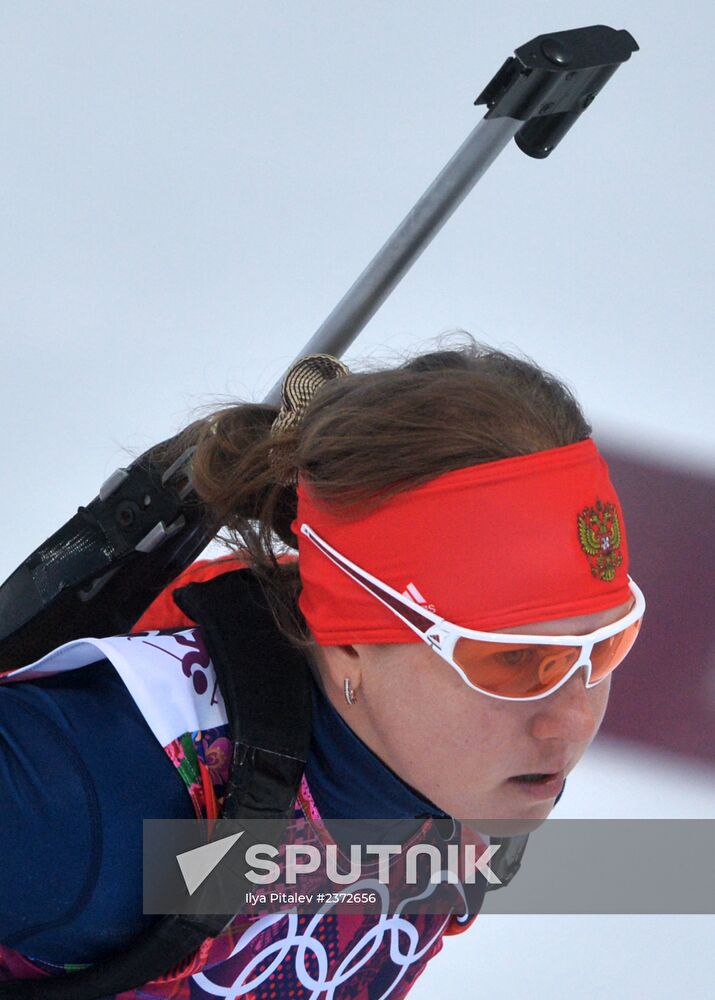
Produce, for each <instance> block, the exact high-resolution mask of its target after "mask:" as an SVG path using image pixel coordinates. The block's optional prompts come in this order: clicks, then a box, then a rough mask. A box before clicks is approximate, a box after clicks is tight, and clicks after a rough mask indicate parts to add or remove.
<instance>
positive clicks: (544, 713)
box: [529, 670, 608, 743]
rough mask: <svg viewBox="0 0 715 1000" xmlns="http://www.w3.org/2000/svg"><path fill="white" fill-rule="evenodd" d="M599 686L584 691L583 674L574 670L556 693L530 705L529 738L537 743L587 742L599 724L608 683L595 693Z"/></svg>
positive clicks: (584, 677) (583, 672) (581, 671)
mask: <svg viewBox="0 0 715 1000" xmlns="http://www.w3.org/2000/svg"><path fill="white" fill-rule="evenodd" d="M601 687H602V685H600V684H599V685H598V687H594V688H590V689H589V688H587V687H586V673H585V671H584V670H577V671H576V673H575V674H574V675H573V677H569V679H568V680H567V681H566V683H565V684H564V685H563V686H562V687H560V688H559V689H558V690H557V691H554V693H553V694H550V695H548V697H546V698H543V699H541V700H540V701H537V702H534V703H533V704H534V706H535V711H534V714H533V715H532V717H531V725H530V727H529V728H530V730H531V735H532V736H534V737H535V738H536V739H538V740H551V739H560V740H563V741H565V742H567V743H588V742H590V741H591V740H592V739H593V737H594V736H595V735H596V731H597V730H598V727H599V726H600V724H601V719H602V718H603V712H604V710H605V704H606V701H607V699H608V684H607V683H606V684H605V687H604V688H603V690H599V688H601Z"/></svg>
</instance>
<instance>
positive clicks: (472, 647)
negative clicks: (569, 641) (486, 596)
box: [453, 638, 625, 698]
mask: <svg viewBox="0 0 715 1000" xmlns="http://www.w3.org/2000/svg"><path fill="white" fill-rule="evenodd" d="M580 652H581V650H580V648H579V647H578V646H546V645H544V646H538V645H536V644H533V645H532V644H528V645H527V644H523V645H517V644H516V643H506V642H505V643H501V642H482V641H481V640H479V639H464V638H460V639H458V640H457V644H456V646H455V647H454V654H453V656H454V661H455V663H457V664H458V665H459V666H460V667H461V668H462V670H463V671H464V673H465V674H466V676H467V678H468V679H469V681H471V683H472V684H474V686H475V687H478V688H481V689H482V690H483V691H488V692H490V694H499V695H501V696H502V697H504V698H530V697H533V696H534V695H538V694H544V693H545V692H546V691H549V690H550V689H551V688H553V687H554V686H555V685H556V684H558V683H559V681H561V680H563V678H564V677H565V676H566V674H567V673H568V672H569V670H570V669H571V667H572V666H573V665H574V663H576V661H577V660H578V657H579V655H580ZM624 655H625V654H624Z"/></svg>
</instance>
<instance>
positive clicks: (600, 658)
mask: <svg viewBox="0 0 715 1000" xmlns="http://www.w3.org/2000/svg"><path fill="white" fill-rule="evenodd" d="M642 621H643V619H642V618H639V619H638V621H637V622H633V624H632V625H629V626H628V628H624V629H623V631H622V632H618V633H617V634H616V635H614V636H611V638H610V639H602V640H601V642H597V643H596V644H595V646H594V647H593V651H592V653H591V684H594V683H595V682H596V681H600V680H603V678H604V677H606V676H608V674H610V672H611V671H612V670H615V669H616V667H617V666H618V664H619V663H622V662H623V660H625V658H626V656H627V655H628V653H630V651H631V649H632V648H633V643H634V642H635V641H636V636H637V635H638V630H639V629H640V627H641V622H642Z"/></svg>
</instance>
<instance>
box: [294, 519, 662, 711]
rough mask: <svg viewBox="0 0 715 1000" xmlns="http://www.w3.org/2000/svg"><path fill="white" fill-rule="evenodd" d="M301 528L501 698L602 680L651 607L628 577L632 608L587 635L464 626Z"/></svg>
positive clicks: (470, 680) (477, 684) (462, 672)
mask: <svg viewBox="0 0 715 1000" xmlns="http://www.w3.org/2000/svg"><path fill="white" fill-rule="evenodd" d="M300 530H301V534H303V535H304V536H305V537H306V538H308V539H309V540H310V541H311V542H312V543H313V544H314V545H315V546H316V548H317V549H318V550H319V551H320V552H322V553H323V555H325V556H326V557H327V558H328V559H330V560H331V561H332V562H333V563H334V564H335V565H336V566H337V567H338V568H339V569H341V570H342V571H343V572H344V573H346V574H347V575H348V576H349V577H351V579H353V580H354V581H355V582H356V583H359V584H360V586H361V587H364V589H365V590H367V591H369V593H371V594H372V595H373V597H376V598H377V600H379V601H381V603H382V604H384V605H385V607H386V608H389V609H390V611H392V613H393V614H395V615H396V616H397V617H398V618H399V619H400V620H401V621H403V622H404V623H405V625H407V626H408V627H409V628H411V629H412V631H413V632H415V633H416V634H417V635H418V636H419V637H420V639H422V641H423V642H425V643H426V644H427V645H428V646H429V647H430V648H431V649H433V650H434V652H435V653H437V654H438V655H439V656H441V657H442V659H443V660H445V661H446V662H447V663H449V665H450V666H451V667H452V668H453V669H454V670H456V671H457V673H458V674H459V676H460V677H461V678H462V680H463V681H464V683H465V684H467V685H468V686H469V687H470V688H472V689H473V690H474V691H479V692H480V694H484V695H487V696H488V697H489V698H498V699H499V700H500V701H538V700H539V699H540V698H546V697H548V695H550V694H553V693H554V691H558V689H559V688H560V687H562V686H563V685H564V684H565V683H566V682H567V681H568V680H569V678H570V677H572V676H573V675H574V674H575V673H576V671H577V670H580V669H581V668H584V669H585V671H586V687H587V688H592V687H595V686H596V684H600V682H601V681H602V680H604V679H605V678H606V677H607V676H608V675H609V674H610V673H611V672H612V671H613V670H615V668H616V667H617V666H618V664H619V663H622V662H623V660H624V659H625V657H626V655H627V654H628V653H629V652H630V650H631V648H632V647H633V643H634V642H635V640H636V637H637V635H638V631H639V629H640V626H641V622H642V619H643V613H644V611H645V598H644V596H643V594H642V592H641V590H640V588H639V587H638V586H637V585H636V584H635V583H634V581H633V580H632V579H631V578H630V576H629V577H628V587H629V589H630V592H631V594H632V596H633V607H632V608H631V609H630V611H628V613H627V614H626V615H625V616H624V617H623V618H620V619H619V620H618V621H616V622H613V623H612V624H611V625H604V626H603V627H602V628H599V629H596V631H595V632H589V633H588V634H586V635H519V634H515V633H513V634H509V633H506V632H480V631H478V630H476V629H469V628H462V626H461V625H456V624H455V623H454V622H449V621H447V620H446V619H445V618H440V616H439V615H438V614H436V613H435V612H434V611H432V610H430V608H427V607H425V606H423V605H422V604H418V603H417V602H416V601H413V600H411V599H410V598H409V597H408V596H407V595H406V594H401V593H399V591H397V590H394V589H393V588H392V587H390V586H389V585H388V584H386V583H384V582H383V581H382V580H379V579H378V578H377V577H376V576H373V575H372V574H371V573H368V572H367V570H364V569H361V568H360V566H358V565H356V563H354V562H351V560H350V559H347V558H346V557H345V556H343V555H341V553H340V552H338V551H337V549H334V548H333V547H332V545H329V544H328V542H326V541H325V539H324V538H321V537H320V535H319V534H318V533H317V532H316V531H314V530H313V529H312V528H311V527H310V525H309V524H305V523H304V524H302V525H301V527H300Z"/></svg>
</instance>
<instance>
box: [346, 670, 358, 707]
mask: <svg viewBox="0 0 715 1000" xmlns="http://www.w3.org/2000/svg"><path fill="white" fill-rule="evenodd" d="M343 691H344V692H345V701H346V702H347V703H348V705H354V704H355V702H356V701H357V695H356V694H355V692H354V691H353V688H352V685H351V683H350V678H349V677H346V678H345V683H344V684H343Z"/></svg>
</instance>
